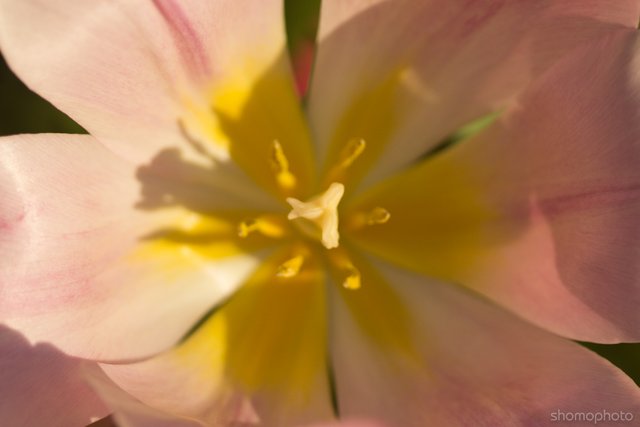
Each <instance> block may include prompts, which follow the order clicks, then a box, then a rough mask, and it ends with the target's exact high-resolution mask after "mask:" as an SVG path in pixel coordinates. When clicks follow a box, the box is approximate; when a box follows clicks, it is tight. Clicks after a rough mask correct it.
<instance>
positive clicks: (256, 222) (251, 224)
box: [238, 218, 285, 239]
mask: <svg viewBox="0 0 640 427" xmlns="http://www.w3.org/2000/svg"><path fill="white" fill-rule="evenodd" d="M256 231H257V232H259V233H260V234H262V235H264V236H267V237H282V236H283V235H284V234H285V230H284V229H283V227H282V226H281V225H280V224H278V223H277V222H274V221H272V220H269V218H257V219H248V220H246V221H242V222H241V223H240V224H238V237H242V238H243V239H244V238H247V237H248V236H249V235H250V234H251V233H253V232H256Z"/></svg>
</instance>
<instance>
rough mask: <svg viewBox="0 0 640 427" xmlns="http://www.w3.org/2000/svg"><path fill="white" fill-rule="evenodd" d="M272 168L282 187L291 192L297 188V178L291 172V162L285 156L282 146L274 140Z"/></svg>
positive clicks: (272, 145)
mask: <svg viewBox="0 0 640 427" xmlns="http://www.w3.org/2000/svg"><path fill="white" fill-rule="evenodd" d="M271 167H272V168H273V171H274V172H275V174H276V180H277V181H278V185H280V187H282V188H284V189H286V190H290V189H292V188H293V187H295V186H296V177H295V176H294V175H293V174H292V173H291V171H290V170H289V160H287V157H286V156H285V155H284V151H283V150H282V144H280V141H278V140H274V141H273V143H272V144H271Z"/></svg>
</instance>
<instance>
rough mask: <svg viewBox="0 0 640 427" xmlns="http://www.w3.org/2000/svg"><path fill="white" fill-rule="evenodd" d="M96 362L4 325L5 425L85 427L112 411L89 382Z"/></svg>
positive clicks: (0, 402)
mask: <svg viewBox="0 0 640 427" xmlns="http://www.w3.org/2000/svg"><path fill="white" fill-rule="evenodd" d="M96 369H97V370H99V368H98V367H97V366H96V365H95V364H90V363H87V362H82V361H80V360H78V359H74V358H72V357H69V356H66V355H64V354H63V353H61V352H60V351H58V350H57V349H56V348H54V347H52V346H50V345H48V344H38V345H36V346H31V345H30V344H29V343H28V342H27V340H25V339H24V338H23V337H22V336H20V334H19V333H17V332H16V331H13V330H11V329H10V328H7V327H6V326H2V325H0V396H2V398H1V399H0V420H2V425H5V426H25V427H29V426H33V427H36V426H51V427H84V426H86V425H87V424H89V423H90V422H91V421H95V420H97V419H99V418H101V417H104V416H105V415H107V414H108V413H109V410H108V409H107V408H106V407H105V406H104V404H103V403H102V401H101V399H100V398H99V397H98V396H97V395H96V393H94V392H93V390H92V389H91V387H90V386H89V384H87V383H86V381H85V371H87V370H89V371H91V370H96Z"/></svg>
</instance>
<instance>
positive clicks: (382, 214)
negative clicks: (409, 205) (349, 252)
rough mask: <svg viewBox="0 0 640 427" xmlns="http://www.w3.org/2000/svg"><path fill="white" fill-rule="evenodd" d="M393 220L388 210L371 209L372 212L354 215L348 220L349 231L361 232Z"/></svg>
mask: <svg viewBox="0 0 640 427" xmlns="http://www.w3.org/2000/svg"><path fill="white" fill-rule="evenodd" d="M389 219H391V214H390V213H389V211H388V210H386V209H385V208H381V207H376V208H373V209H371V210H370V211H368V212H367V211H364V212H363V211H360V212H357V213H354V215H352V216H351V217H350V218H349V219H348V220H347V229H349V230H359V229H361V228H363V227H366V226H372V225H378V224H386V223H387V222H389Z"/></svg>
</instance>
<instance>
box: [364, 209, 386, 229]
mask: <svg viewBox="0 0 640 427" xmlns="http://www.w3.org/2000/svg"><path fill="white" fill-rule="evenodd" d="M389 218H391V214H390V213H389V211H388V210H386V209H385V208H380V207H378V208H374V209H373V210H372V211H371V212H369V214H368V215H367V225H375V224H384V223H386V222H387V221H389Z"/></svg>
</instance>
